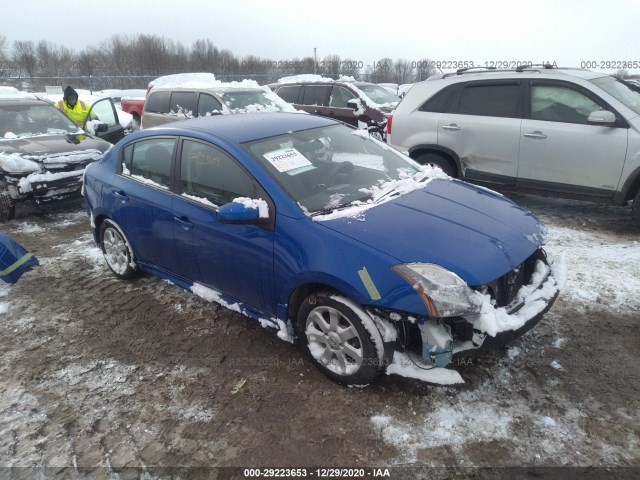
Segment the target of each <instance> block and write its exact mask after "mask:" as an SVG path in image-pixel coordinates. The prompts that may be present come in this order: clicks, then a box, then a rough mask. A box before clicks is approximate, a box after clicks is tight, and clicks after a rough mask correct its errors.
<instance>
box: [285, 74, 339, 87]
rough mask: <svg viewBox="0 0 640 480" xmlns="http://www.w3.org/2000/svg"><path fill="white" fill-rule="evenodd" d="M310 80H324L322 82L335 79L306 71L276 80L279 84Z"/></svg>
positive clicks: (331, 81)
mask: <svg viewBox="0 0 640 480" xmlns="http://www.w3.org/2000/svg"><path fill="white" fill-rule="evenodd" d="M311 82H324V83H333V82H335V80H334V79H333V78H329V77H323V76H322V75H314V74H312V73H307V74H303V75H291V76H288V77H282V78H281V79H279V80H278V83H280V84H288V83H311Z"/></svg>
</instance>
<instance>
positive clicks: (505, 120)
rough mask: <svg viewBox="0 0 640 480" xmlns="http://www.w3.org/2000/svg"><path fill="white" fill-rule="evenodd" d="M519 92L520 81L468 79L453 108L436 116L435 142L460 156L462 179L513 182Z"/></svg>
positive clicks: (520, 117) (503, 183)
mask: <svg viewBox="0 0 640 480" xmlns="http://www.w3.org/2000/svg"><path fill="white" fill-rule="evenodd" d="M523 95H524V94H523V88H522V82H521V81H520V80H491V81H479V82H469V83H467V84H465V85H464V86H463V87H462V89H461V90H460V93H459V99H458V108H457V110H454V111H453V112H450V113H443V114H442V115H441V116H440V119H439V122H438V144H439V145H441V146H443V147H445V148H448V149H449V150H453V151H454V152H456V154H457V155H458V156H459V157H460V164H461V166H462V170H463V172H464V177H465V178H467V179H469V180H475V181H481V182H488V183H496V184H501V185H513V184H515V181H516V176H517V173H518V150H519V143H520V126H521V123H522V110H523Z"/></svg>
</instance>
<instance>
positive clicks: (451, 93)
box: [420, 84, 462, 113]
mask: <svg viewBox="0 0 640 480" xmlns="http://www.w3.org/2000/svg"><path fill="white" fill-rule="evenodd" d="M461 88H462V85H461V84H457V85H450V86H448V87H447V88H445V89H443V90H440V91H439V92H438V93H436V94H435V95H434V96H433V97H431V98H430V99H429V100H427V101H426V102H424V103H423V104H422V106H421V107H420V111H421V112H434V113H449V112H456V111H457V110H458V100H459V98H460V90H461Z"/></svg>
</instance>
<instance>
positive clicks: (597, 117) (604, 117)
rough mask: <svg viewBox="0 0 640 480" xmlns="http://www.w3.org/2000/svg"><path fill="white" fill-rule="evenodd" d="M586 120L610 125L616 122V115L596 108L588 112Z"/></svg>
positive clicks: (596, 123)
mask: <svg viewBox="0 0 640 480" xmlns="http://www.w3.org/2000/svg"><path fill="white" fill-rule="evenodd" d="M587 122H589V123H590V124H593V125H602V126H611V125H613V124H614V123H616V116H615V114H614V113H613V112H609V111H608V110H596V111H595V112H591V113H590V114H589V118H587Z"/></svg>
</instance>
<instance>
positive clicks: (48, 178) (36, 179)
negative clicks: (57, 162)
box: [18, 168, 84, 193]
mask: <svg viewBox="0 0 640 480" xmlns="http://www.w3.org/2000/svg"><path fill="white" fill-rule="evenodd" d="M83 173H84V168H83V169H82V170H73V171H71V172H58V173H51V172H45V173H32V174H31V175H27V176H26V177H22V178H21V179H20V181H19V182H18V190H20V193H29V192H31V190H32V189H31V184H32V183H42V182H54V181H56V180H62V179H65V178H72V177H78V179H77V180H78V184H79V183H80V182H81V181H82V174H83Z"/></svg>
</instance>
